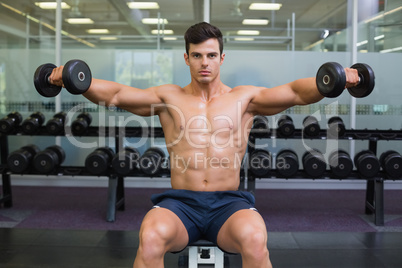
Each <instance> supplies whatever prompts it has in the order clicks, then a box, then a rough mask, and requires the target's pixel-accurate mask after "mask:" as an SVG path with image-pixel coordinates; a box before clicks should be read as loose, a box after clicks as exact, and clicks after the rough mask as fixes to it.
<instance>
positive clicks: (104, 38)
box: [99, 36, 117, 41]
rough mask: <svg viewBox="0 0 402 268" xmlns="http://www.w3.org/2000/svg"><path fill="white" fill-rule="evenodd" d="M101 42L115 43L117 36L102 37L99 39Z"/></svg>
mask: <svg viewBox="0 0 402 268" xmlns="http://www.w3.org/2000/svg"><path fill="white" fill-rule="evenodd" d="M99 40H104V41H113V40H117V37H116V36H102V37H100V38H99Z"/></svg>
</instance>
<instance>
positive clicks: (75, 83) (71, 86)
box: [34, 60, 92, 97]
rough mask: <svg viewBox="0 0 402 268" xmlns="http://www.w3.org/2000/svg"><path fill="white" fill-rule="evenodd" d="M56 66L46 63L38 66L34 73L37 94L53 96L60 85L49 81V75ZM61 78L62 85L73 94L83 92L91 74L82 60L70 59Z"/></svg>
mask: <svg viewBox="0 0 402 268" xmlns="http://www.w3.org/2000/svg"><path fill="white" fill-rule="evenodd" d="M56 67H57V66H56V65H54V64H51V63H46V64H43V65H41V66H39V67H38V68H37V69H36V71H35V73H34V85H35V88H36V90H37V91H38V93H39V94H41V95H42V96H44V97H55V96H57V95H58V94H59V93H60V91H61V87H60V86H56V85H52V84H50V83H49V76H50V74H51V73H52V71H53V69H54V68H56ZM62 79H63V84H64V87H65V88H66V89H67V91H68V92H70V93H71V94H74V95H78V94H83V93H85V92H86V91H87V90H88V88H89V86H90V85H91V82H92V74H91V70H90V69H89V67H88V65H87V64H86V63H85V62H84V61H82V60H70V61H68V62H67V63H66V64H65V65H64V68H63V73H62Z"/></svg>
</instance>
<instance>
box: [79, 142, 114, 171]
mask: <svg viewBox="0 0 402 268" xmlns="http://www.w3.org/2000/svg"><path fill="white" fill-rule="evenodd" d="M113 155H114V152H113V150H112V149H111V148H109V147H100V148H97V149H96V150H95V151H94V152H92V153H90V154H89V155H88V156H87V158H86V159H85V167H86V168H87V170H88V171H89V172H90V173H92V174H95V175H101V174H102V173H104V172H106V170H107V169H108V167H109V165H110V162H111V161H112V158H113Z"/></svg>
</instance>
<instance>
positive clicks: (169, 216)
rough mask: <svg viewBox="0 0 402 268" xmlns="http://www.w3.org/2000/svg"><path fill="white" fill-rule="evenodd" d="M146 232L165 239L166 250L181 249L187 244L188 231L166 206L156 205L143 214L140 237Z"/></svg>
mask: <svg viewBox="0 0 402 268" xmlns="http://www.w3.org/2000/svg"><path fill="white" fill-rule="evenodd" d="M147 234H153V235H154V234H157V235H159V236H160V238H161V239H163V240H164V241H166V247H167V249H168V250H167V251H170V252H175V251H181V250H183V249H184V248H185V247H186V246H187V244H188V233H187V229H186V227H185V226H184V224H183V222H182V221H181V220H180V218H179V217H178V216H177V215H176V214H175V213H173V212H172V211H170V210H168V209H166V208H161V207H156V208H153V209H151V210H150V211H149V212H148V213H147V214H146V215H145V217H144V220H143V221H142V224H141V229H140V237H142V235H147ZM140 242H141V241H140Z"/></svg>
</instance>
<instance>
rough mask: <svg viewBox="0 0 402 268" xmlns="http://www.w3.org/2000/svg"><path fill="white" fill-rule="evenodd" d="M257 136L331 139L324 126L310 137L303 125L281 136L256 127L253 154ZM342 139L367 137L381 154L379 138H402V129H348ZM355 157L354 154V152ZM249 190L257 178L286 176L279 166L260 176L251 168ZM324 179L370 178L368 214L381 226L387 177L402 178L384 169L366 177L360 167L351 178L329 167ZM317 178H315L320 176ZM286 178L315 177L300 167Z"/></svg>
mask: <svg viewBox="0 0 402 268" xmlns="http://www.w3.org/2000/svg"><path fill="white" fill-rule="evenodd" d="M256 139H317V140H318V139H319V140H326V139H328V136H327V130H326V129H321V130H320V132H319V134H318V135H317V136H314V137H306V136H305V135H303V129H295V131H294V134H293V135H292V136H291V137H281V136H280V134H279V132H278V131H277V129H271V130H269V131H267V130H266V129H252V130H251V132H250V136H249V145H248V152H249V155H250V154H251V153H252V152H253V151H254V150H255V148H254V146H253V145H254V144H255V142H256ZM337 139H339V140H365V141H368V150H370V151H372V152H373V153H374V154H377V142H378V141H380V140H385V141H390V140H401V141H402V131H401V130H368V129H363V130H354V129H350V130H345V134H344V135H343V136H342V137H338V138H337ZM351 157H352V159H353V156H351ZM247 178H248V180H247V190H248V191H250V192H255V189H256V179H258V178H259V179H275V178H277V179H284V178H283V177H282V176H281V175H280V174H279V173H278V171H277V170H276V169H271V170H270V172H269V175H268V176H265V177H257V176H255V175H254V174H253V173H252V172H250V170H247ZM320 178H321V179H324V178H329V179H337V180H351V179H354V180H356V179H358V180H366V181H367V183H366V200H365V214H368V215H369V214H374V223H375V225H377V226H383V225H384V181H385V180H395V179H402V178H389V177H388V175H387V174H386V173H385V172H384V171H380V172H379V173H378V174H377V176H375V177H373V178H363V177H362V176H361V175H360V174H359V173H358V172H357V171H352V172H351V174H350V176H349V177H347V178H337V177H335V176H334V175H333V174H332V172H331V171H328V170H327V171H325V172H324V174H323V175H322V176H321V177H320ZM320 178H313V179H320ZM286 179H312V178H311V177H308V175H307V174H306V173H305V172H304V171H303V170H302V169H299V170H298V171H297V172H296V174H295V175H294V176H292V177H290V178H286Z"/></svg>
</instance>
